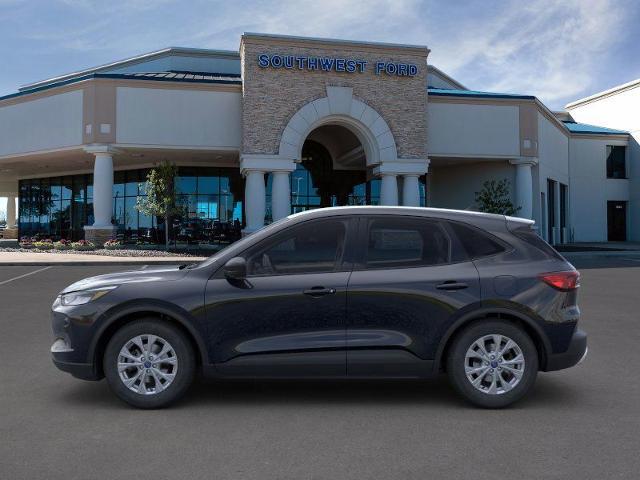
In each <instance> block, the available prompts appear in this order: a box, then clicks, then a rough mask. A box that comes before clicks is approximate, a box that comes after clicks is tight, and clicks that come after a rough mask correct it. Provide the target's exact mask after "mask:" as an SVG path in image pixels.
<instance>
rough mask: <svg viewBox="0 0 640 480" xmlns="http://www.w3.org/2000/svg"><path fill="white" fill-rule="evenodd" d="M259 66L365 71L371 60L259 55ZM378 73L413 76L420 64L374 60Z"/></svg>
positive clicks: (328, 70)
mask: <svg viewBox="0 0 640 480" xmlns="http://www.w3.org/2000/svg"><path fill="white" fill-rule="evenodd" d="M258 66H260V67H261V68H274V69H280V68H284V69H289V70H294V69H295V70H308V71H316V70H317V71H320V72H344V73H364V72H366V71H367V68H368V66H369V62H367V61H365V60H354V59H346V58H337V57H303V56H297V55H278V54H273V55H269V54H266V53H262V54H260V55H258ZM373 71H374V73H375V74H376V75H380V74H385V75H389V76H398V77H413V76H415V75H416V74H417V73H418V66H417V65H415V64H413V63H396V62H382V61H380V62H374V63H373Z"/></svg>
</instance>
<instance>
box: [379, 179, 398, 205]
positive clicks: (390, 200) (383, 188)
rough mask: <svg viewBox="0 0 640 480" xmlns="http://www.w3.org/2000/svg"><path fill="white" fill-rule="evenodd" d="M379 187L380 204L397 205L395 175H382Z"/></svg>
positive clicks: (396, 181)
mask: <svg viewBox="0 0 640 480" xmlns="http://www.w3.org/2000/svg"><path fill="white" fill-rule="evenodd" d="M381 178H382V183H381V185H380V204H381V205H398V180H397V177H396V174H394V173H393V174H392V173H383V174H382V175H381Z"/></svg>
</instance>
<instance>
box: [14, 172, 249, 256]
mask: <svg viewBox="0 0 640 480" xmlns="http://www.w3.org/2000/svg"><path fill="white" fill-rule="evenodd" d="M147 174H148V170H127V171H118V172H115V173H114V184H113V200H112V201H113V204H112V205H113V224H114V226H115V227H116V238H117V239H118V240H121V241H123V242H124V243H127V244H154V243H163V242H164V232H163V231H162V228H163V227H164V225H163V224H162V219H156V218H154V217H151V216H148V215H144V214H143V213H140V212H139V211H138V210H137V209H136V204H137V202H138V197H140V196H144V195H145V186H146V182H145V180H146V177H147ZM175 181H176V188H177V190H178V191H179V192H180V195H179V200H178V204H179V206H180V207H181V208H182V210H183V212H184V213H183V214H182V215H179V216H177V217H176V218H174V219H173V221H172V226H171V229H170V237H171V239H172V241H173V242H177V243H180V242H183V243H203V242H204V243H207V242H214V243H217V242H228V241H232V240H235V239H237V238H239V236H240V231H241V229H242V225H243V198H244V181H243V179H242V177H241V176H240V173H239V172H238V170H237V169H235V168H181V169H180V170H179V176H178V177H176V180H175ZM92 184H93V176H92V175H73V176H67V177H53V178H45V179H32V180H21V181H20V187H19V189H20V217H19V228H20V235H21V236H39V237H43V238H51V239H53V240H58V239H61V238H64V239H72V240H77V239H80V238H83V236H84V231H83V227H84V226H85V225H92V224H93V221H94V217H93V185H92Z"/></svg>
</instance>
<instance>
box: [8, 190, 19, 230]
mask: <svg viewBox="0 0 640 480" xmlns="http://www.w3.org/2000/svg"><path fill="white" fill-rule="evenodd" d="M16 216H17V215H16V197H15V196H13V195H10V196H8V197H7V228H15V227H16Z"/></svg>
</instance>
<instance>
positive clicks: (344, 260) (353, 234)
mask: <svg viewBox="0 0 640 480" xmlns="http://www.w3.org/2000/svg"><path fill="white" fill-rule="evenodd" d="M356 220H357V219H354V218H351V217H349V216H346V215H339V216H338V215H336V216H329V217H321V218H313V219H309V220H306V221H303V222H297V223H295V224H293V225H289V226H287V227H285V228H283V229H282V230H280V231H278V232H276V233H274V234H273V235H272V236H270V237H268V238H263V239H262V240H260V241H259V242H258V243H255V244H253V245H250V246H248V247H247V248H246V249H244V250H243V251H242V252H240V253H238V255H236V256H237V257H242V258H244V259H245V260H248V259H249V257H251V256H253V255H255V254H256V253H257V252H259V251H260V250H264V249H268V248H270V247H273V246H275V245H277V244H278V243H279V242H282V241H283V240H285V239H286V238H287V237H289V236H290V235H291V231H292V230H295V229H299V228H304V227H308V226H309V225H310V224H312V223H322V222H327V221H339V222H343V223H345V236H344V247H343V249H342V257H341V259H340V260H339V261H337V262H336V265H335V268H334V270H331V271H323V272H295V273H277V272H274V273H268V274H258V275H255V274H251V273H249V272H247V278H248V279H249V278H263V277H284V276H293V275H325V274H328V273H339V272H350V271H351V270H352V269H353V264H354V262H353V260H352V259H353V252H354V246H355V243H356V242H355V241H354V240H355V239H356V238H357V230H356V225H355V221H356ZM225 263H226V262H225ZM216 276H221V277H224V264H223V265H221V267H220V269H219V270H218V271H217V272H216Z"/></svg>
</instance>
